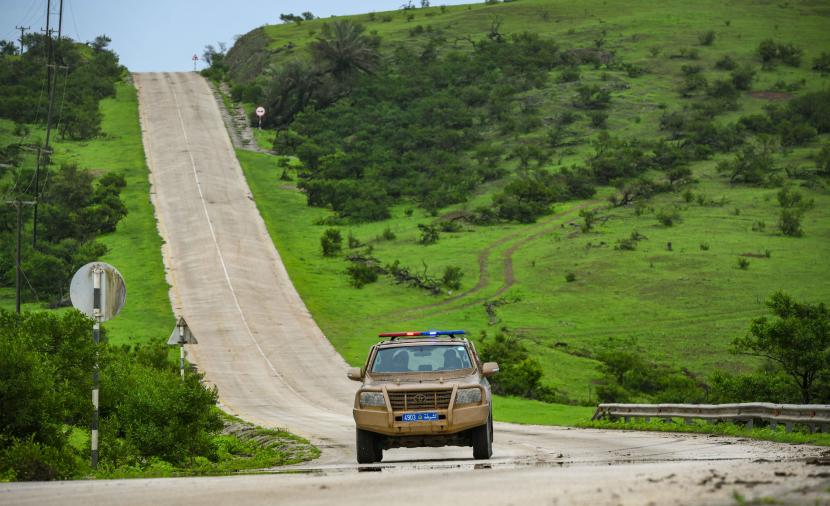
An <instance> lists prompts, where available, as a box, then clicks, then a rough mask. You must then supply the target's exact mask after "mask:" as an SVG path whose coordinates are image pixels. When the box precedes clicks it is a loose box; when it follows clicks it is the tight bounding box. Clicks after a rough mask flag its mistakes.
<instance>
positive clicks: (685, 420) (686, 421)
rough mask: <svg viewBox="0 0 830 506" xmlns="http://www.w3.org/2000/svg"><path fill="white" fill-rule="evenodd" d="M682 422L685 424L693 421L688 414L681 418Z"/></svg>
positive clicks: (690, 423) (691, 423)
mask: <svg viewBox="0 0 830 506" xmlns="http://www.w3.org/2000/svg"><path fill="white" fill-rule="evenodd" d="M683 423H685V424H686V425H694V423H693V422H692V419H691V418H690V417H688V416H687V417H686V418H684V419H683Z"/></svg>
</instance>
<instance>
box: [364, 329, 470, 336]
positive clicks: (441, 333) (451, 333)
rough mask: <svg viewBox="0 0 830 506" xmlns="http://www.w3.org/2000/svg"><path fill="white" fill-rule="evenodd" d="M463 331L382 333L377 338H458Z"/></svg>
mask: <svg viewBox="0 0 830 506" xmlns="http://www.w3.org/2000/svg"><path fill="white" fill-rule="evenodd" d="M463 334H465V332H464V331H463V330H427V331H424V332H384V333H383V334H378V337H434V336H458V335H463Z"/></svg>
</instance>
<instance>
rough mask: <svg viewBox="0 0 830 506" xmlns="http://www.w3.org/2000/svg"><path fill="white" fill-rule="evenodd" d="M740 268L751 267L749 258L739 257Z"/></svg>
mask: <svg viewBox="0 0 830 506" xmlns="http://www.w3.org/2000/svg"><path fill="white" fill-rule="evenodd" d="M738 268H740V269H741V270H743V271H745V270H747V269H749V259H748V258H746V257H738Z"/></svg>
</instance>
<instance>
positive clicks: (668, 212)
mask: <svg viewBox="0 0 830 506" xmlns="http://www.w3.org/2000/svg"><path fill="white" fill-rule="evenodd" d="M656 217H657V221H659V222H660V224H661V225H663V226H664V227H671V226H673V225H674V224H675V223H679V222H680V221H682V220H681V217H680V212H679V211H678V210H677V209H676V208H672V209H661V210H659V211H657V215H656Z"/></svg>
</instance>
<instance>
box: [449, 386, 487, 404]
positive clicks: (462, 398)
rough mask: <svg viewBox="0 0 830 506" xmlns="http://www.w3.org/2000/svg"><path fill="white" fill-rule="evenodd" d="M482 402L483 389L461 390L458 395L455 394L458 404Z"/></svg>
mask: <svg viewBox="0 0 830 506" xmlns="http://www.w3.org/2000/svg"><path fill="white" fill-rule="evenodd" d="M480 402H481V389H479V388H459V389H458V393H457V394H455V403H456V404H478V403H480Z"/></svg>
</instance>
